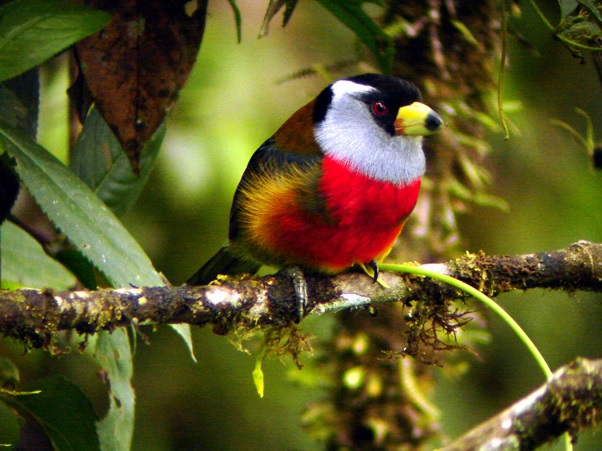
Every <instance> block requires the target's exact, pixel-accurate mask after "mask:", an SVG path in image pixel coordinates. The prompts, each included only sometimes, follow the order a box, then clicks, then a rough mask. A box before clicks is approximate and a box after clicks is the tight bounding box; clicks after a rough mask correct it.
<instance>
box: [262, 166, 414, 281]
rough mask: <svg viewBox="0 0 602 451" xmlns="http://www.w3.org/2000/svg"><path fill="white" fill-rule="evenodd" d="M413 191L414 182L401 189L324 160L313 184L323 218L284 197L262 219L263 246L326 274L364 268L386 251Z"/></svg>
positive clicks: (411, 203)
mask: <svg viewBox="0 0 602 451" xmlns="http://www.w3.org/2000/svg"><path fill="white" fill-rule="evenodd" d="M419 189H420V179H419V178H418V179H416V180H414V181H412V182H411V183H409V184H406V185H398V184H394V183H391V182H384V181H377V180H374V179H372V178H369V177H367V176H365V175H362V174H360V173H358V172H354V171H351V170H349V169H348V168H347V167H346V166H345V165H344V164H341V163H339V162H337V161H335V160H334V159H332V158H330V157H328V156H327V157H325V158H324V159H323V160H322V177H321V178H320V180H319V182H318V192H319V194H320V196H321V197H323V199H324V203H325V213H326V214H325V215H319V214H316V213H313V212H311V213H310V212H308V211H307V209H305V208H303V206H302V205H300V204H299V203H298V202H297V201H295V200H294V199H293V198H289V199H288V201H287V202H282V203H281V204H280V208H276V209H273V210H272V214H269V215H268V216H270V219H269V220H268V221H267V223H271V225H270V228H272V230H271V233H270V234H269V238H268V239H267V240H266V242H265V245H267V247H269V248H270V250H271V252H275V253H278V254H281V255H286V258H285V260H288V261H290V262H291V263H293V262H294V264H297V265H301V266H304V267H307V268H309V269H318V270H321V271H326V272H337V271H342V270H344V269H345V268H347V267H349V266H351V265H353V264H354V263H358V262H359V263H368V262H369V261H371V260H372V259H374V258H377V259H378V257H379V256H381V255H384V254H386V253H387V252H388V251H389V250H390V248H391V247H392V245H393V243H394V242H395V239H396V238H397V236H398V235H399V233H400V232H401V229H402V227H403V224H404V222H405V219H406V218H407V216H408V215H409V214H410V213H411V211H412V210H413V208H414V206H415V205H416V200H417V198H418V191H419Z"/></svg>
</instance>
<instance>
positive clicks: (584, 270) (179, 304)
mask: <svg viewBox="0 0 602 451" xmlns="http://www.w3.org/2000/svg"><path fill="white" fill-rule="evenodd" d="M425 267H428V269H430V270H432V271H436V272H440V273H443V274H447V275H450V276H452V277H456V278H458V279H460V280H463V281H464V282H467V283H468V284H470V285H472V286H474V287H476V288H478V289H480V290H481V291H483V292H485V293H486V294H488V295H491V296H496V295H498V294H499V293H502V292H507V291H512V290H525V289H529V288H551V289H562V290H567V291H575V290H585V291H596V292H601V291H602V244H596V243H590V242H587V241H579V242H577V243H574V244H572V245H570V246H569V247H567V248H565V249H562V250H559V251H553V252H542V253H538V254H525V255H501V256H487V255H485V254H484V253H478V254H467V255H466V256H464V257H462V258H459V259H457V260H453V261H450V262H447V263H443V264H431V265H425ZM380 280H382V281H383V282H384V283H385V284H386V285H387V286H388V288H383V286H382V285H381V284H375V283H373V282H372V279H371V278H369V277H367V276H365V275H363V274H359V273H347V274H342V275H338V276H336V277H323V276H315V275H310V276H308V277H307V281H308V288H309V296H310V304H309V306H308V308H307V312H308V314H324V313H327V312H336V311H340V310H344V309H350V308H357V307H367V306H375V305H378V304H379V303H388V302H403V303H405V304H410V303H415V304H416V305H418V304H420V305H428V306H430V307H432V308H434V309H438V314H439V315H442V317H441V318H439V321H435V323H437V324H438V325H439V326H444V328H445V326H446V325H447V326H449V328H448V329H447V331H448V332H453V324H451V325H450V323H454V322H455V323H456V324H457V325H461V324H462V319H461V315H458V314H456V315H455V316H454V314H450V316H449V317H443V316H444V315H445V314H446V313H444V312H447V310H448V306H449V303H450V302H451V301H452V300H454V299H463V298H465V297H466V294H465V293H463V292H460V291H458V290H456V289H455V288H452V287H450V286H447V285H444V284H442V283H440V282H437V281H435V280H430V279H425V278H423V277H419V276H410V275H405V274H394V273H383V274H382V275H381V279H380ZM291 299H294V292H293V287H292V284H291V282H290V281H289V280H288V279H287V278H286V277H285V276H282V275H278V274H276V275H271V276H267V277H262V278H243V279H231V278H225V279H224V280H223V281H221V282H218V283H215V284H212V285H209V286H202V287H189V286H181V287H172V286H163V287H140V288H138V287H131V288H119V289H101V290H96V291H72V292H55V291H53V290H51V289H45V290H34V289H20V290H16V291H0V333H2V334H4V335H6V336H10V337H14V338H17V339H19V340H21V341H23V342H25V343H26V344H27V345H28V346H31V347H42V348H47V349H51V348H52V344H53V342H54V340H55V338H56V334H57V332H59V331H61V330H69V329H72V330H76V331H77V332H79V333H80V334H91V333H95V332H97V331H100V330H109V331H111V330H113V329H114V328H116V327H122V326H127V325H137V324H141V323H146V322H152V323H155V324H176V323H188V324H192V325H197V326H204V325H207V324H211V325H213V326H214V331H215V332H216V333H218V334H226V333H228V332H230V331H232V330H238V329H240V328H243V329H256V328H261V327H266V326H275V327H284V326H287V325H291V324H292V322H293V321H294V318H295V313H296V312H295V303H294V302H289V301H287V300H291ZM429 319H430V320H431V321H432V320H433V316H432V315H431V316H430V318H429Z"/></svg>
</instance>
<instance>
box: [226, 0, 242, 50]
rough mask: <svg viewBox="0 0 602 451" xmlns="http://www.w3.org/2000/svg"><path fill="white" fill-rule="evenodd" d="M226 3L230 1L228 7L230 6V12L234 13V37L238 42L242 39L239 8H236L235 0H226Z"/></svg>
mask: <svg viewBox="0 0 602 451" xmlns="http://www.w3.org/2000/svg"><path fill="white" fill-rule="evenodd" d="M228 3H230V7H231V8H232V12H233V13H234V21H235V22H236V39H237V41H238V43H239V44H240V41H242V33H241V28H242V18H241V15H240V9H238V5H237V4H236V0H228Z"/></svg>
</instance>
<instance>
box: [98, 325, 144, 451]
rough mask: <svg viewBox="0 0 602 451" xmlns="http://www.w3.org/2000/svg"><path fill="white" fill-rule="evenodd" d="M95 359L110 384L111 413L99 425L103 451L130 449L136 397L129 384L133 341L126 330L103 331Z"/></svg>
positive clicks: (132, 372) (99, 337) (132, 369)
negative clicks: (131, 344)
mask: <svg viewBox="0 0 602 451" xmlns="http://www.w3.org/2000/svg"><path fill="white" fill-rule="evenodd" d="M95 356H96V359H97V360H98V362H99V363H100V365H101V367H102V368H104V369H106V371H107V376H108V382H109V402H110V405H109V412H108V413H107V415H106V416H105V417H104V418H103V419H102V420H100V421H99V422H98V424H97V426H98V435H99V436H100V443H101V447H102V449H103V450H106V451H109V450H117V449H124V450H125V449H130V445H131V443H132V436H133V434H134V418H135V412H134V406H135V394H134V389H133V387H132V384H131V383H130V381H131V379H132V376H133V374H134V368H133V362H132V359H133V357H132V352H131V349H130V341H129V339H128V335H127V332H126V330H125V329H124V328H120V329H116V330H115V331H113V333H108V332H102V333H100V334H99V335H98V341H97V343H96V352H95Z"/></svg>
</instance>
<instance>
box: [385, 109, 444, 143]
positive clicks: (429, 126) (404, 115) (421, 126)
mask: <svg viewBox="0 0 602 451" xmlns="http://www.w3.org/2000/svg"><path fill="white" fill-rule="evenodd" d="M444 125H445V122H443V119H441V117H440V116H439V115H438V114H437V113H435V112H434V111H433V110H432V109H431V108H429V107H428V106H426V105H425V104H424V103H420V102H414V103H412V104H411V105H408V106H404V107H401V108H400V109H399V112H398V113H397V119H395V133H396V134H397V135H414V136H426V135H432V134H433V133H437V132H438V131H439V130H441V128H442V127H443V126H444Z"/></svg>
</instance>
